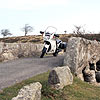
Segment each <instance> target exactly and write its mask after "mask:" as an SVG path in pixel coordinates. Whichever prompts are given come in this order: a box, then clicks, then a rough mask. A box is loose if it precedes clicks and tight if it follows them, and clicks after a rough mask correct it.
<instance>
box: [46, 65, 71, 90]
mask: <svg viewBox="0 0 100 100" xmlns="http://www.w3.org/2000/svg"><path fill="white" fill-rule="evenodd" d="M48 83H49V84H50V86H51V87H53V88H55V89H62V88H63V87H64V86H66V85H70V84H72V83H73V75H72V73H71V71H70V69H69V67H68V66H63V67H56V68H54V69H53V70H52V71H51V72H50V74H49V78H48Z"/></svg>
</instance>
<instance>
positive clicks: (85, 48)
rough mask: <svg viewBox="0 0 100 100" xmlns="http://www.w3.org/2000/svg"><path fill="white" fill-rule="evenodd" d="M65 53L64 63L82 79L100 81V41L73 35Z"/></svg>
mask: <svg viewBox="0 0 100 100" xmlns="http://www.w3.org/2000/svg"><path fill="white" fill-rule="evenodd" d="M65 55H66V56H65V59H64V65H67V66H69V67H70V69H71V71H72V73H74V74H75V75H76V76H78V77H79V78H81V80H85V81H88V82H96V81H97V82H100V42H97V41H96V40H94V41H90V40H87V39H84V38H80V37H72V38H70V39H69V41H68V46H67V50H66V54H65Z"/></svg>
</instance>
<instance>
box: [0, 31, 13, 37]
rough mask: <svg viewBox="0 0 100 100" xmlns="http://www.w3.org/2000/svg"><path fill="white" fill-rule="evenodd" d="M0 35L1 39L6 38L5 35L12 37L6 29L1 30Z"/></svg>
mask: <svg viewBox="0 0 100 100" xmlns="http://www.w3.org/2000/svg"><path fill="white" fill-rule="evenodd" d="M1 35H3V37H5V36H7V35H12V34H11V33H10V31H9V30H8V29H2V30H1Z"/></svg>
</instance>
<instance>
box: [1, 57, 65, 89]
mask: <svg viewBox="0 0 100 100" xmlns="http://www.w3.org/2000/svg"><path fill="white" fill-rule="evenodd" d="M63 59H64V56H58V57H53V56H47V57H44V58H39V57H35V58H33V57H32V58H21V59H17V60H13V61H8V62H4V63H0V90H1V89H3V88H5V87H8V86H10V85H13V84H15V83H17V82H20V81H22V80H25V79H27V78H29V77H32V76H34V75H37V74H39V73H43V72H46V71H48V70H49V69H52V68H53V67H56V66H60V65H62V64H63Z"/></svg>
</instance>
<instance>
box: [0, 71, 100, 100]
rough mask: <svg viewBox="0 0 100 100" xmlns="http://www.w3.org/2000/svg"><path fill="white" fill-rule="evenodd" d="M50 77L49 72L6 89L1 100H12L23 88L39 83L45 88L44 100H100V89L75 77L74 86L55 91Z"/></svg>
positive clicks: (0, 97) (1, 95) (43, 92)
mask: <svg viewBox="0 0 100 100" xmlns="http://www.w3.org/2000/svg"><path fill="white" fill-rule="evenodd" d="M48 75H49V71H48V72H46V73H43V74H40V75H37V76H35V77H33V78H30V79H27V80H25V81H22V82H21V83H18V84H15V85H13V86H11V87H8V88H5V89H4V90H3V92H0V100H11V99H12V98H13V97H15V96H16V95H17V94H18V92H19V90H20V89H21V88H22V87H23V86H25V85H28V84H30V83H33V82H37V81H38V82H40V83H41V84H42V86H43V87H42V100H100V96H99V95H100V87H97V86H93V85H91V84H88V83H86V82H82V81H81V80H79V79H78V78H76V77H74V82H73V84H72V85H69V86H66V87H64V89H62V90H54V89H51V88H50V86H49V85H48Z"/></svg>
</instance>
